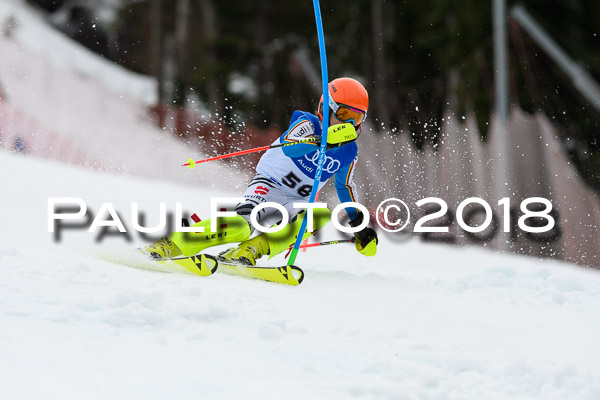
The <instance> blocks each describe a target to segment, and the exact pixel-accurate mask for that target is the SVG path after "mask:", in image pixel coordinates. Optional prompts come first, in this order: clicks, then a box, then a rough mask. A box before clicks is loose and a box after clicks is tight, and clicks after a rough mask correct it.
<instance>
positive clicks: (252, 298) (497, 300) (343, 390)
mask: <svg viewBox="0 0 600 400" xmlns="http://www.w3.org/2000/svg"><path fill="white" fill-rule="evenodd" d="M0 171H3V172H2V188H3V189H2V193H3V196H2V207H0V221H1V226H2V229H1V230H0V277H1V278H0V326H1V327H2V328H1V329H0V376H1V377H2V378H1V379H0V380H1V384H0V398H2V399H34V398H42V397H43V398H61V399H108V398H110V399H132V398H143V399H165V398H177V399H191V398H211V399H240V398H263V399H271V398H272V399H275V398H277V399H280V398H291V399H296V398H298V399H301V398H302V399H306V398H321V399H323V398H327V399H352V398H360V399H384V398H393V399H511V400H512V399H544V400H548V399H557V400H558V399H560V400H563V399H590V400H592V399H598V398H600V341H598V337H599V334H600V320H599V319H598V310H600V274H599V273H598V271H595V270H587V269H584V268H580V267H575V266H571V265H568V264H564V263H558V262H550V261H540V260H538V259H535V258H527V257H518V256H512V255H506V254H504V255H502V254H496V253H492V252H488V251H485V250H483V249H474V248H452V247H444V246H441V245H432V244H424V243H422V242H420V241H418V240H417V239H412V240H408V241H406V240H403V239H404V238H402V237H397V236H384V235H381V240H380V244H379V248H378V253H377V256H376V257H372V258H366V257H363V256H361V255H359V254H358V253H357V252H356V251H355V250H354V249H353V247H352V245H337V246H328V247H321V248H313V249H309V250H308V251H307V252H304V253H302V252H301V253H299V256H298V259H297V264H298V265H299V266H301V267H303V269H304V271H305V273H306V278H305V280H304V282H303V283H302V284H301V285H300V286H298V287H291V286H283V285H277V284H272V283H267V282H262V281H257V280H250V279H244V278H240V277H235V276H229V275H224V274H220V273H217V274H215V275H213V276H210V277H205V278H202V277H197V276H194V275H189V274H185V273H179V272H176V273H164V272H158V271H153V270H145V269H139V268H130V267H127V266H124V265H119V264H115V263H111V262H108V261H103V259H104V258H105V257H103V256H102V255H106V254H111V255H113V256H114V255H116V256H119V255H125V254H127V253H129V252H133V251H134V249H135V248H136V246H139V245H140V244H141V241H140V239H139V236H138V235H137V234H136V233H135V232H132V234H131V237H132V239H133V240H132V242H127V241H126V240H125V238H124V237H123V236H107V237H105V238H104V240H102V241H101V242H100V243H96V239H95V238H96V234H93V233H88V232H87V231H86V230H85V229H84V230H78V231H75V230H70V231H65V232H63V235H62V238H61V241H60V242H59V243H57V242H55V240H54V239H53V235H52V234H51V233H48V226H47V216H48V210H47V205H48V198H49V197H79V198H81V199H83V200H84V201H85V202H86V203H87V205H88V207H89V210H90V211H92V212H94V213H97V212H98V210H99V208H100V205H101V204H102V203H106V202H110V203H111V204H113V206H114V207H115V208H116V210H117V211H118V212H119V213H120V214H122V219H123V220H124V223H125V225H127V226H128V227H131V223H130V211H129V208H130V204H131V203H132V202H139V205H140V209H141V210H144V211H146V212H147V215H148V222H147V225H148V226H150V225H151V224H153V223H154V224H155V223H156V220H157V218H158V217H157V216H156V214H157V213H158V204H159V202H161V201H164V202H166V203H167V205H168V207H169V208H170V209H173V208H174V204H175V202H181V203H182V204H183V206H184V209H185V210H188V211H190V212H191V211H195V212H197V213H198V214H199V215H201V216H202V217H203V218H206V217H208V215H207V213H208V211H206V210H208V207H209V202H210V197H211V196H237V195H239V194H240V193H219V192H215V191H214V190H211V189H203V188H199V187H191V186H190V187H187V186H181V185H173V184H167V183H164V182H159V181H150V180H142V179H140V178H131V177H127V176H114V175H108V174H101V173H96V172H93V171H89V170H81V169H75V168H74V167H66V166H64V165H60V164H54V163H51V162H48V161H40V160H36V159H32V158H28V157H23V156H17V155H13V154H9V153H7V152H4V151H1V152H0ZM94 216H95V215H94ZM104 219H106V220H108V216H106V217H105V218H104ZM339 235H340V234H339V233H338V232H335V231H334V230H333V229H331V228H330V229H328V230H326V231H325V232H324V233H323V234H322V235H321V239H322V240H328V239H331V238H336V237H339ZM284 262H285V261H284V259H283V257H282V256H278V257H276V258H274V259H272V260H271V261H270V263H272V264H282V263H284ZM264 263H265V262H263V264H264Z"/></svg>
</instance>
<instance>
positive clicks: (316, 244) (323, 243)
mask: <svg viewBox="0 0 600 400" xmlns="http://www.w3.org/2000/svg"><path fill="white" fill-rule="evenodd" d="M340 243H354V238H352V239H345V240H330V241H328V242H320V243H310V244H303V245H301V246H300V247H298V249H306V248H309V247H318V246H329V245H331V244H340ZM293 249H294V246H293V245H292V246H290V248H289V249H288V252H287V254H286V255H285V258H288V256H289V255H290V253H291V251H292V250H293Z"/></svg>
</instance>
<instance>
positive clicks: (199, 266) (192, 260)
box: [156, 254, 219, 276]
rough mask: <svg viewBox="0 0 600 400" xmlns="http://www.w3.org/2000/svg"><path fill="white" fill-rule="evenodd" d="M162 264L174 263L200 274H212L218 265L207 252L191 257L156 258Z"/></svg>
mask: <svg viewBox="0 0 600 400" xmlns="http://www.w3.org/2000/svg"><path fill="white" fill-rule="evenodd" d="M156 261H158V262H159V263H161V264H163V265H167V264H168V263H175V264H177V265H179V266H180V267H183V268H185V269H187V270H188V271H190V272H191V273H193V274H196V275H200V276H209V275H212V274H214V273H215V272H216V271H217V268H218V267H219V263H218V262H217V259H216V258H215V257H213V256H210V255H208V254H198V255H196V256H191V257H180V258H169V259H165V260H156Z"/></svg>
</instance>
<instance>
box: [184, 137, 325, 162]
mask: <svg viewBox="0 0 600 400" xmlns="http://www.w3.org/2000/svg"><path fill="white" fill-rule="evenodd" d="M318 142H319V139H318V138H315V137H312V138H308V139H304V140H298V141H297V142H290V143H279V144H272V145H270V146H262V147H256V148H254V149H248V150H241V151H236V152H234V153H228V154H222V155H220V156H215V157H211V158H206V159H204V160H199V161H194V160H193V159H191V158H190V159H189V160H188V162H187V163H185V164H183V165H182V167H189V168H190V169H193V168H194V167H195V166H196V164H200V163H205V162H208V161H215V160H222V159H224V158H230V157H235V156H241V155H244V154H250V153H256V152H259V151H265V150H270V149H276V148H278V147H285V146H293V145H295V144H302V143H318Z"/></svg>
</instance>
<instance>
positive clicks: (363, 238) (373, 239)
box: [335, 156, 379, 256]
mask: <svg viewBox="0 0 600 400" xmlns="http://www.w3.org/2000/svg"><path fill="white" fill-rule="evenodd" d="M357 161H358V156H356V157H355V158H354V161H352V163H351V164H350V165H348V166H346V167H344V168H340V169H339V170H338V171H337V172H336V173H335V188H336V190H337V194H338V198H339V199H340V202H341V203H345V202H349V201H352V202H355V203H357V202H358V199H357V198H356V184H355V183H354V168H355V167H356V162H357ZM346 213H347V214H348V217H349V218H350V222H349V223H348V224H349V225H350V226H351V227H353V228H354V227H357V226H359V225H361V224H362V222H363V218H364V217H363V215H362V214H361V213H360V212H359V211H358V210H357V209H356V208H355V207H348V208H346ZM354 237H355V241H354V244H355V246H356V250H357V251H358V252H359V253H361V254H362V255H365V256H374V255H375V253H376V252H377V243H379V239H377V232H375V230H373V228H370V227H368V226H367V227H365V228H363V229H362V230H360V231H358V232H356V233H355V234H354Z"/></svg>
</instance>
